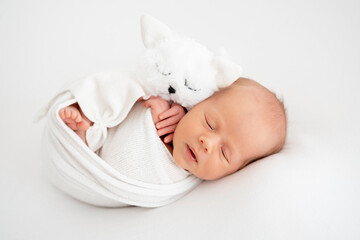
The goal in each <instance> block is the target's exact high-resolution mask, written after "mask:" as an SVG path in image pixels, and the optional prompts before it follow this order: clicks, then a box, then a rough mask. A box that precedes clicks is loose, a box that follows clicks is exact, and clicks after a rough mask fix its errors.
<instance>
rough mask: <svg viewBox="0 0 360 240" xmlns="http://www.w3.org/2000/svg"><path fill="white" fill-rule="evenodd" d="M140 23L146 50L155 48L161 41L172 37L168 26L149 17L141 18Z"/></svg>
mask: <svg viewBox="0 0 360 240" xmlns="http://www.w3.org/2000/svg"><path fill="white" fill-rule="evenodd" d="M140 23H141V37H142V40H143V43H144V45H145V47H146V48H151V47H154V46H155V45H156V44H157V43H158V42H159V41H161V40H163V39H165V38H168V37H170V36H171V35H172V31H171V30H170V28H169V27H168V26H166V25H165V24H163V23H162V22H160V21H159V20H157V19H155V18H153V17H151V16H149V15H143V16H141V19H140Z"/></svg>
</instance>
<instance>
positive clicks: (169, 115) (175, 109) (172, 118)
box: [155, 103, 185, 143]
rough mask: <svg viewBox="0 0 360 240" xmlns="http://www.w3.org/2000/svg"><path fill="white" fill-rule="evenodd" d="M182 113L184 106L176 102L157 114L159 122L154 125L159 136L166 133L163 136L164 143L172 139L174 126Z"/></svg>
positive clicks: (183, 112)
mask: <svg viewBox="0 0 360 240" xmlns="http://www.w3.org/2000/svg"><path fill="white" fill-rule="evenodd" d="M184 115H185V110H184V108H183V107H182V106H181V105H179V104H177V103H173V104H172V105H171V107H170V109H169V110H166V111H165V112H163V113H161V114H160V115H159V118H160V122H158V123H156V124H155V126H156V129H157V130H158V135H159V136H164V135H167V136H166V137H165V138H164V142H165V143H169V142H171V141H172V140H173V137H174V132H175V128H176V126H177V124H178V123H179V122H180V120H181V118H182V117H183V116H184Z"/></svg>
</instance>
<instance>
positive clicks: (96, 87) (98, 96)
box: [43, 72, 201, 207]
mask: <svg viewBox="0 0 360 240" xmlns="http://www.w3.org/2000/svg"><path fill="white" fill-rule="evenodd" d="M135 80H136V79H135V77H134V75H132V74H131V73H127V72H122V73H117V74H114V73H101V74H96V75H92V76H90V77H87V78H85V79H83V80H81V81H78V82H76V83H74V84H73V85H71V86H70V87H69V89H68V90H69V91H65V92H62V93H61V94H59V95H58V96H57V97H56V98H54V99H53V100H52V101H51V106H50V108H49V111H48V113H47V122H46V129H45V132H44V141H43V143H44V144H43V145H44V150H45V151H44V153H45V155H44V157H45V159H46V160H47V161H46V162H47V163H48V164H47V166H48V174H49V177H50V178H51V179H52V180H53V183H54V184H55V185H56V186H57V187H58V188H60V189H62V190H63V191H65V192H66V193H68V194H70V195H71V196H73V197H74V198H76V199H79V200H81V201H84V202H86V203H89V204H93V205H97V206H104V207H123V206H128V205H135V206H142V207H159V206H163V205H166V204H169V203H171V202H173V201H175V200H177V199H179V198H181V197H182V196H184V195H185V194H186V193H188V192H189V191H191V190H192V189H193V188H194V187H196V186H197V185H198V184H199V183H200V182H201V180H200V179H198V178H196V177H195V176H193V175H189V176H187V177H186V178H184V179H183V180H181V181H179V182H174V183H169V184H154V183H147V182H143V181H139V180H136V179H133V178H130V177H128V176H126V175H124V174H121V173H120V172H119V171H116V170H115V169H114V168H113V167H111V166H110V165H109V164H108V163H106V162H105V161H104V160H103V159H101V158H100V157H99V156H98V155H97V154H95V153H94V151H93V150H94V149H99V148H100V147H101V146H102V145H103V143H104V142H105V139H106V137H107V128H110V127H114V126H116V125H118V124H119V123H121V122H122V121H123V120H124V119H125V118H126V116H127V115H128V113H129V111H130V109H131V108H132V106H133V104H134V103H135V102H136V100H137V99H139V98H140V97H148V96H145V94H144V92H143V90H142V88H141V87H140V86H139V85H138V83H137V82H136V81H135ZM75 99H76V100H75ZM75 102H78V104H79V105H80V106H81V108H82V110H83V112H84V114H85V115H86V116H87V117H88V118H89V119H90V120H91V121H93V122H94V123H95V124H94V125H93V127H92V128H91V130H90V131H89V133H88V134H87V141H88V142H89V143H91V149H90V148H89V147H88V146H86V145H85V143H84V142H82V141H81V139H80V138H79V137H78V136H77V135H76V134H75V133H74V132H73V131H72V130H71V129H69V128H68V127H67V126H66V125H65V124H64V123H63V121H62V120H61V119H60V118H59V115H58V111H59V110H60V109H61V108H63V107H65V106H69V105H71V104H73V103H75ZM94 106H96V107H94Z"/></svg>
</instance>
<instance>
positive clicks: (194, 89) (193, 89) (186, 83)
mask: <svg viewBox="0 0 360 240" xmlns="http://www.w3.org/2000/svg"><path fill="white" fill-rule="evenodd" d="M184 86H185V87H187V88H188V89H190V90H191V91H195V92H196V91H199V90H201V88H198V89H196V88H192V87H190V86H189V85H188V82H187V79H186V78H185V84H184Z"/></svg>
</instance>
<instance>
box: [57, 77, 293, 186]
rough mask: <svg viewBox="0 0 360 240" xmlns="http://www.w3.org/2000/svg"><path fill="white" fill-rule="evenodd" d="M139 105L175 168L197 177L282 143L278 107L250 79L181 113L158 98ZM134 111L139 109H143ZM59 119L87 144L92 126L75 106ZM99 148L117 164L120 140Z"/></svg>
mask: <svg viewBox="0 0 360 240" xmlns="http://www.w3.org/2000/svg"><path fill="white" fill-rule="evenodd" d="M140 101H141V102H142V106H144V107H148V108H150V109H151V116H152V120H153V122H154V124H155V127H156V129H157V134H158V135H159V136H164V138H163V141H164V145H165V146H166V147H167V149H168V151H169V153H170V154H171V155H172V156H173V159H174V161H175V163H176V165H177V166H179V167H181V168H183V169H184V170H186V171H187V172H190V173H191V174H193V175H195V176H196V177H198V178H200V179H204V180H216V179H219V178H222V177H225V176H227V175H230V174H232V173H234V172H236V171H238V170H240V169H242V168H244V167H245V166H246V165H248V164H249V163H251V162H253V161H255V160H257V159H260V158H263V157H266V156H269V155H271V154H274V153H277V152H279V151H280V150H281V148H282V147H283V145H284V142H285V138H286V115H285V110H284V106H283V104H282V103H281V101H279V100H278V98H277V97H276V96H275V95H274V94H273V93H272V92H270V91H269V90H268V89H266V88H265V87H263V86H262V85H260V84H259V83H257V82H255V81H253V80H250V79H246V78H239V79H238V80H237V81H235V82H234V83H233V84H232V85H230V86H229V87H227V88H224V89H221V90H220V91H218V92H216V93H215V94H213V95H212V96H211V97H209V98H207V99H206V100H204V101H202V102H201V103H199V104H197V105H196V106H195V107H193V108H192V109H191V110H190V111H189V112H188V113H186V114H185V111H184V109H183V108H182V107H181V106H180V105H178V104H173V105H172V106H171V105H170V103H169V102H168V101H166V100H163V99H162V98H160V97H151V98H149V99H148V100H145V101H144V100H140ZM139 107H140V110H139V111H146V110H145V108H143V109H141V106H138V108H139ZM59 115H60V117H61V119H62V120H63V121H64V123H66V125H67V126H68V127H70V128H71V129H72V130H73V131H75V132H76V134H77V135H78V136H79V137H80V138H81V139H82V140H83V141H84V142H85V143H86V131H87V130H88V128H89V127H90V126H92V125H93V122H92V121H91V120H89V119H88V118H87V116H85V115H84V113H83V111H82V110H81V108H80V107H79V105H78V104H74V105H71V106H68V107H65V108H62V109H60V111H59ZM117 134H119V133H117ZM113 139H114V137H112V140H110V141H114V140H113ZM170 143H172V144H170ZM104 147H105V148H106V150H105V152H106V154H103V150H102V149H101V150H100V151H99V154H100V156H101V157H102V158H103V159H105V160H106V159H107V158H108V159H109V160H108V161H110V162H116V161H121V160H120V159H117V158H116V157H115V156H116V154H115V153H117V152H120V151H122V150H119V149H122V146H121V143H120V142H117V143H116V144H110V146H109V147H107V145H106V144H105V145H104ZM104 147H103V148H104ZM141 147H142V146H138V148H141ZM109 152H110V153H109ZM111 158H113V159H111ZM114 165H115V166H116V164H114ZM118 170H120V171H121V169H118Z"/></svg>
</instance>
